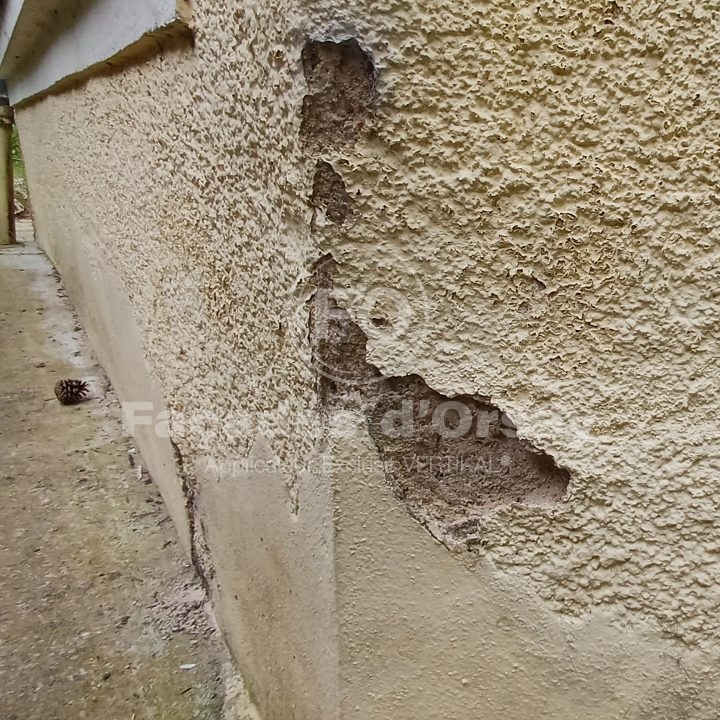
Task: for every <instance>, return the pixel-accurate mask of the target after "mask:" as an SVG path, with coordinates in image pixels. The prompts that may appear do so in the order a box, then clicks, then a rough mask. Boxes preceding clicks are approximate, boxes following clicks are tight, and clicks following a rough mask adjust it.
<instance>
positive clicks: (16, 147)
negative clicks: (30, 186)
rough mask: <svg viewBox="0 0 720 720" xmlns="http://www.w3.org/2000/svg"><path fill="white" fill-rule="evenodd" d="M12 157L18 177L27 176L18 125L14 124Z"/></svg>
mask: <svg viewBox="0 0 720 720" xmlns="http://www.w3.org/2000/svg"><path fill="white" fill-rule="evenodd" d="M12 159H13V173H14V175H15V176H16V177H23V178H24V177H25V162H24V161H23V156H22V150H21V149H20V138H19V137H18V131H17V127H15V126H14V125H13V131H12Z"/></svg>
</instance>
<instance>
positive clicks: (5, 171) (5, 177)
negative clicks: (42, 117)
mask: <svg viewBox="0 0 720 720" xmlns="http://www.w3.org/2000/svg"><path fill="white" fill-rule="evenodd" d="M12 131H13V109H12V108H11V107H10V100H9V98H8V93H7V85H6V83H5V81H4V80H0V245H9V244H12V243H14V242H15V187H14V184H13V158H12Z"/></svg>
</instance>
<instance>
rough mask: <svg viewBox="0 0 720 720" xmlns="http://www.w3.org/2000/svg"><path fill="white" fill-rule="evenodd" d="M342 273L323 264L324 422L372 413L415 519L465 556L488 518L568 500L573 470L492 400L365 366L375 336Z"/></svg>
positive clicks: (314, 322)
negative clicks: (336, 288) (342, 296)
mask: <svg viewBox="0 0 720 720" xmlns="http://www.w3.org/2000/svg"><path fill="white" fill-rule="evenodd" d="M335 269H336V264H335V263H334V261H332V260H331V259H329V258H328V256H325V257H324V258H323V259H322V260H321V261H319V262H318V263H317V264H316V267H315V283H316V294H315V296H314V298H313V300H312V301H311V304H310V328H309V338H310V343H311V348H312V355H313V363H314V366H315V369H316V372H317V383H318V387H317V391H318V396H319V400H320V403H321V407H322V409H323V414H324V419H325V422H326V423H332V419H333V413H335V412H336V411H342V410H355V411H360V412H362V413H363V414H364V415H365V417H366V419H367V422H368V429H369V433H370V436H371V438H372V440H373V442H374V444H375V446H376V448H377V451H378V455H379V456H380V458H381V460H382V462H383V467H384V469H385V477H386V480H387V481H388V483H389V485H390V487H391V488H392V491H393V494H394V495H395V497H396V498H397V499H398V500H400V501H402V502H403V503H404V504H405V507H406V508H407V510H408V512H409V514H410V515H411V516H412V517H413V518H415V519H416V520H417V521H418V522H420V523H421V524H422V525H423V526H424V527H425V528H426V529H428V530H429V531H430V532H431V533H432V534H433V536H435V537H436V538H437V539H438V540H440V541H441V542H443V544H445V545H446V547H448V548H450V549H453V550H457V549H461V550H462V549H471V548H473V547H477V546H478V545H479V544H480V543H481V539H480V538H481V536H482V519H483V517H485V516H486V515H487V514H488V513H489V512H491V511H493V510H495V509H497V508H500V507H507V506H510V505H513V504H517V503H519V504H522V505H526V506H535V507H543V506H544V507H547V506H552V505H555V504H557V503H560V502H562V501H563V500H564V498H565V496H566V494H567V490H568V485H569V482H570V475H569V473H568V472H567V471H566V470H564V469H563V468H560V467H558V465H557V464H556V463H555V460H554V459H553V458H552V457H551V456H550V455H548V454H547V453H546V452H544V451H543V450H540V449H538V448H536V447H534V446H533V445H532V444H530V443H529V442H527V441H526V440H523V439H521V438H519V437H518V434H517V429H516V427H515V425H514V424H513V422H512V421H511V420H510V418H508V417H507V415H505V413H503V411H502V410H501V409H500V408H499V407H497V406H496V405H494V404H493V403H492V402H490V400H489V398H483V397H480V396H471V395H459V396H454V397H449V396H445V395H442V394H441V393H438V392H436V391H435V390H433V389H432V388H431V387H429V386H428V385H427V383H426V382H425V381H424V380H423V379H422V378H421V377H420V376H419V375H410V376H407V377H384V376H383V375H382V374H381V373H380V371H379V370H378V368H376V367H375V366H374V365H372V364H370V363H369V362H368V361H367V337H366V336H365V334H364V333H363V331H362V329H361V328H360V327H359V326H358V325H357V323H355V322H354V321H353V319H352V318H351V316H350V314H349V313H348V312H347V311H346V310H344V309H343V308H341V307H340V306H339V305H338V304H337V302H336V301H335V300H334V298H333V296H332V290H333V276H334V273H335ZM318 298H322V301H319V300H318ZM328 368H332V369H333V372H332V373H329V372H327V370H328Z"/></svg>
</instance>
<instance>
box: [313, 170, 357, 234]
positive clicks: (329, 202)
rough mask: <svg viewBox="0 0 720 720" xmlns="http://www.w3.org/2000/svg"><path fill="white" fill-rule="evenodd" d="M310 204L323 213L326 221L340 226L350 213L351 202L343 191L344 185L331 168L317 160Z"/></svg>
mask: <svg viewBox="0 0 720 720" xmlns="http://www.w3.org/2000/svg"><path fill="white" fill-rule="evenodd" d="M310 204H311V205H312V206H313V207H314V208H316V209H322V210H324V211H325V215H326V217H327V218H328V220H330V221H332V222H334V223H337V224H338V225H341V224H342V223H343V222H345V219H346V218H347V217H348V215H350V214H351V213H352V206H353V201H352V198H351V197H350V195H348V192H347V190H346V189H345V183H344V182H343V180H342V178H341V177H340V175H339V174H338V173H337V172H335V170H334V169H333V166H332V165H331V164H330V163H328V162H325V161H324V160H318V162H317V165H316V166H315V178H314V180H313V190H312V195H311V197H310Z"/></svg>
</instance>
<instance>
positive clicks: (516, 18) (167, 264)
mask: <svg viewBox="0 0 720 720" xmlns="http://www.w3.org/2000/svg"><path fill="white" fill-rule="evenodd" d="M193 24H194V29H195V31H196V43H195V48H194V50H191V49H189V48H185V49H176V50H169V51H168V52H166V53H164V54H163V55H161V56H160V57H158V58H156V59H154V60H152V61H150V62H147V63H145V64H143V65H140V66H135V67H129V68H128V69H127V70H126V71H125V72H123V73H119V74H117V75H114V76H110V77H103V78H97V79H94V80H90V81H89V82H88V83H87V84H86V85H84V86H83V87H80V88H78V89H75V90H73V91H71V92H67V93H65V94H63V95H60V96H53V97H48V98H46V99H44V100H42V101H40V102H37V103H34V104H32V105H30V106H27V107H25V108H21V109H20V110H19V112H18V123H19V126H20V131H21V137H22V141H23V147H24V150H25V152H26V156H27V162H28V167H29V182H30V187H31V192H33V194H34V198H33V201H34V207H37V208H39V210H38V213H39V215H38V225H39V234H40V239H41V242H42V243H43V244H44V245H45V246H46V247H48V248H49V249H50V251H51V254H52V255H53V257H56V258H57V259H58V262H59V264H60V266H61V269H63V266H68V264H69V263H71V262H72V263H76V264H77V266H78V267H83V260H82V257H83V252H82V250H75V251H73V252H72V254H71V252H70V251H69V250H68V249H67V248H68V247H80V248H81V249H82V248H87V255H88V257H92V258H97V268H98V270H97V272H99V273H107V274H109V275H111V276H112V277H114V278H116V280H117V282H118V283H119V284H120V285H121V286H122V291H118V297H120V296H121V295H125V296H126V298H127V300H126V301H129V305H130V307H132V312H133V318H134V322H136V323H137V328H138V333H139V336H140V337H141V338H142V341H143V344H144V348H145V361H146V362H147V365H148V367H149V368H150V371H151V373H152V375H153V377H154V379H155V380H156V381H157V383H158V385H159V387H160V388H161V390H162V395H163V397H164V400H165V402H166V403H167V406H168V407H169V409H170V411H171V413H172V415H173V423H172V428H173V440H174V441H175V443H176V445H177V447H178V448H179V451H180V453H181V455H182V457H183V460H184V462H183V467H184V472H185V473H187V474H188V476H189V478H188V481H189V482H190V484H191V485H192V486H193V487H195V488H196V490H197V493H196V495H197V497H196V498H195V502H196V512H197V513H198V521H197V524H198V525H199V526H201V527H195V528H194V532H195V534H196V535H197V534H202V535H204V542H206V543H207V545H208V547H209V552H208V551H206V552H204V557H203V561H204V562H205V564H206V571H207V574H208V576H209V577H210V578H211V579H212V582H213V583H214V586H215V587H216V588H217V592H216V598H217V606H218V610H219V615H220V617H221V620H222V622H223V624H224V626H225V627H226V629H227V631H228V637H229V639H230V642H231V645H232V646H233V649H234V651H235V653H236V655H237V656H238V657H239V660H240V664H241V666H242V667H243V669H244V670H245V671H246V672H247V673H248V675H249V680H250V683H251V686H252V687H253V689H254V691H255V693H256V695H257V696H258V699H259V701H260V705H261V706H262V707H263V709H264V711H265V713H266V716H267V718H268V719H269V720H272V719H273V718H287V717H290V716H292V717H295V718H303V720H304V719H305V718H307V719H308V720H309V719H310V718H313V720H314V719H315V718H318V717H320V718H335V717H338V716H339V714H342V716H344V717H364V718H388V719H389V718H393V720H402V719H403V718H409V717H421V718H435V717H438V716H439V715H441V714H442V715H444V716H447V717H459V716H461V715H462V714H463V712H464V709H467V708H472V713H474V714H475V715H477V716H481V715H483V714H484V716H486V717H493V718H494V717H504V718H517V719H518V720H521V719H523V720H524V719H525V718H527V717H529V716H530V715H532V716H534V717H547V718H551V717H552V718H558V717H563V718H564V717H567V718H575V717H577V715H578V710H579V709H581V710H582V712H583V714H585V715H587V716H588V717H591V718H595V717H597V718H598V720H599V719H600V718H611V717H617V718H638V719H639V718H668V720H670V719H672V720H677V719H678V718H680V717H689V718H690V717H691V718H693V719H694V720H697V719H699V718H711V717H715V716H716V715H717V709H718V707H720V700H719V698H718V673H717V670H716V669H715V668H716V664H717V651H716V649H715V648H716V646H717V641H718V639H720V622H719V621H718V616H717V607H718V604H719V603H720V593H719V592H718V584H717V581H716V578H717V575H718V571H719V570H720V561H718V548H719V547H720V544H719V541H720V534H719V533H718V521H717V519H716V512H715V511H716V500H715V496H714V483H715V479H716V478H717V477H718V470H719V465H720V463H719V461H718V457H720V447H719V446H720V433H719V432H718V428H717V422H716V417H717V415H718V410H720V390H718V387H720V384H719V383H718V368H717V358H718V356H719V352H718V351H719V349H720V348H719V347H718V345H719V340H720V332H719V331H718V329H717V328H718V327H719V325H720V324H719V322H718V321H719V319H720V318H719V315H720V312H719V310H718V292H717V287H718V280H719V279H720V278H719V277H718V276H719V274H720V273H719V271H718V267H719V264H718V251H717V248H716V245H717V239H716V238H715V237H714V235H715V234H716V233H717V229H716V228H717V227H718V221H719V220H720V205H719V204H718V197H717V181H718V170H717V166H718V163H717V160H718V156H719V155H720V140H719V139H718V136H717V132H716V127H715V126H716V113H717V108H718V107H720V98H718V90H717V88H720V83H719V82H718V80H720V77H719V76H720V66H718V64H717V62H716V58H717V56H718V49H719V48H718V44H719V43H720V39H719V38H720V17H719V14H718V13H717V12H716V11H712V10H710V9H703V8H701V7H697V6H696V5H695V4H692V3H689V2H670V3H664V4H662V6H660V5H657V4H656V3H650V2H636V3H633V4H632V5H630V4H626V3H620V2H609V3H606V2H593V3H585V2H582V3H581V2H554V1H551V0H547V1H546V2H538V3H532V4H529V3H528V4H524V3H522V4H520V3H506V2H499V1H498V2H488V3H476V2H444V3H443V2H439V3H437V4H435V5H433V6H432V7H427V8H418V7H417V6H416V4H412V3H407V2H402V1H400V0H398V1H397V2H396V1H394V0H393V1H390V0H388V2H376V1H374V2H372V3H371V2H367V3H361V2H354V3H350V4H347V3H339V2H338V3H334V2H331V1H330V0H323V2H318V3H317V4H315V3H305V4H296V3H293V2H290V0H287V1H282V2H274V3H272V4H271V5H267V4H265V5H260V4H253V3H247V4H244V5H243V6H242V7H237V6H236V5H235V4H232V5H230V4H228V5H224V4H217V3H214V4H211V3H209V2H208V3H205V2H202V1H201V2H198V3H197V6H196V8H195V16H194V20H193ZM308 36H316V37H318V38H323V37H335V38H338V39H342V38H344V37H348V36H355V37H357V38H358V39H359V40H360V41H361V44H362V45H363V47H365V48H367V49H369V51H370V52H371V53H372V55H373V57H374V60H375V62H376V65H377V68H378V83H377V95H378V99H377V109H376V112H375V113H374V114H373V113H372V112H370V113H369V116H368V117H367V118H366V119H365V126H364V128H363V129H361V130H360V131H359V133H358V134H357V137H355V138H351V142H349V143H348V142H343V143H333V142H328V143H327V145H323V143H322V142H315V141H312V142H309V141H307V142H306V143H305V144H303V143H302V142H301V140H300V131H301V122H302V119H301V115H302V106H303V96H304V95H305V93H306V92H307V91H308V88H307V85H306V82H305V79H304V77H303V68H302V63H301V51H302V48H303V44H304V42H305V38H306V37H308ZM318 161H322V162H325V163H330V164H331V165H332V166H333V168H334V170H335V171H336V172H337V173H338V175H339V176H340V178H341V179H342V181H343V182H344V183H345V185H346V187H347V197H345V196H342V197H343V203H345V205H347V203H348V202H350V201H349V200H348V198H351V199H352V200H351V202H352V212H351V214H349V215H348V216H347V217H346V219H345V220H344V222H343V224H342V225H339V224H338V223H337V222H334V221H333V220H332V219H331V218H330V213H329V212H328V213H327V216H325V215H324V214H323V212H322V211H318V210H317V208H315V209H313V207H311V205H312V204H313V203H312V202H311V195H312V194H313V174H314V172H315V168H316V164H317V162H318ZM326 177H330V178H331V179H332V177H333V176H331V175H326ZM333 182H334V180H333ZM315 204H317V203H315ZM345 205H343V207H345ZM343 212H344V211H343ZM327 252H331V253H332V254H333V255H334V257H335V259H336V260H337V261H338V262H339V267H338V278H337V284H338V285H339V286H344V287H345V288H346V289H349V291H350V292H347V293H346V294H345V295H344V297H345V298H346V300H345V305H346V306H347V307H348V310H349V311H350V313H351V314H352V315H353V317H354V318H355V320H356V321H357V323H358V325H359V326H360V327H361V328H362V330H363V331H364V332H365V334H366V335H367V336H368V338H369V341H368V358H369V360H370V362H372V363H373V365H375V366H376V367H378V368H380V369H381V370H382V371H384V372H386V373H388V374H389V375H393V376H404V375H409V374H413V373H417V374H419V375H420V376H422V378H423V379H424V380H425V382H426V383H427V384H428V385H429V386H430V387H432V388H433V389H434V390H436V391H438V392H441V393H444V394H445V395H448V396H453V395H457V394H477V395H480V396H484V397H490V398H492V402H493V403H495V404H497V405H498V406H499V407H500V408H502V409H503V410H504V411H506V412H508V413H509V414H510V416H511V417H512V419H513V420H514V422H515V423H516V424H517V427H518V431H519V433H520V435H521V436H522V437H524V438H527V439H528V440H529V441H531V442H532V443H533V444H534V445H535V446H536V447H538V448H542V449H544V450H545V451H547V452H548V453H550V454H551V455H552V456H553V457H554V458H555V459H556V461H557V462H558V463H559V464H560V465H561V466H562V467H563V468H566V469H567V470H568V471H569V472H570V475H571V481H570V486H569V492H568V496H567V498H566V500H565V501H564V502H561V503H558V504H555V505H552V506H549V507H543V508H538V507H532V506H528V505H526V504H523V503H508V504H507V505H505V506H503V507H501V508H499V509H495V510H494V511H493V512H490V513H485V514H483V515H481V516H480V518H479V519H480V524H481V528H480V535H481V542H480V543H478V544H476V545H473V548H472V551H471V552H459V553H458V552H455V553H454V552H450V551H449V550H448V549H446V548H445V547H444V546H443V545H441V544H439V543H437V542H436V541H435V539H434V538H433V537H431V535H430V534H429V533H428V532H426V530H425V528H423V527H422V526H421V525H420V524H418V523H417V522H415V521H414V520H413V519H412V518H411V517H410V516H409V515H408V513H407V512H406V511H405V509H404V508H403V507H402V504H401V503H399V502H398V501H397V500H396V499H395V498H394V497H393V495H392V494H391V493H390V492H389V490H388V486H387V483H386V482H385V481H384V480H383V478H382V476H381V474H379V471H378V470H377V468H376V467H375V466H374V465H373V463H372V462H370V463H368V464H367V465H366V464H363V463H362V462H361V461H362V460H363V459H365V460H373V458H375V459H376V458H377V453H376V450H374V449H373V445H372V442H371V440H370V438H369V436H368V432H367V429H366V426H365V425H364V424H363V423H361V422H358V423H356V424H354V425H352V427H351V428H350V430H349V431H348V432H347V433H346V434H345V436H344V437H343V438H342V439H341V440H334V439H333V440H331V439H328V437H327V436H323V434H322V433H323V431H322V428H321V426H320V423H319V422H318V420H317V413H316V409H317V396H316V392H315V382H316V379H315V376H314V373H313V371H312V370H311V369H310V367H309V362H308V358H309V355H310V348H309V344H308V337H307V336H308V325H307V306H306V304H305V301H306V300H307V299H308V298H309V295H310V290H307V289H306V287H307V283H308V279H309V278H310V275H311V271H310V267H311V266H312V264H313V263H314V262H315V261H316V260H317V259H318V258H319V257H321V256H322V255H323V254H324V253H327ZM93 262H94V261H93ZM77 275H78V280H77V282H76V283H75V284H74V285H75V296H76V298H77V302H78V304H79V305H80V308H81V310H83V307H85V308H86V309H85V312H86V313H89V310H88V308H90V306H91V305H92V303H93V302H95V301H96V298H95V296H85V297H84V296H83V295H82V293H83V292H84V291H83V290H82V287H83V280H82V272H79V273H77ZM368 287H369V288H388V287H389V288H395V289H397V290H398V291H399V292H400V293H401V294H402V297H403V298H404V300H405V301H406V302H407V304H408V306H409V307H410V308H411V309H412V310H413V313H414V314H413V315H412V318H411V322H410V324H409V326H408V327H407V328H406V329H404V330H403V331H402V332H393V331H391V330H387V329H383V326H380V327H378V326H377V325H376V324H374V323H373V321H372V320H371V318H370V314H369V313H368V308H367V307H366V306H365V305H363V298H364V297H365V296H366V295H367V289H368ZM298 288H300V289H298ZM353 290H355V291H357V292H352V291H353ZM105 302H110V301H108V300H106V301H105ZM107 362H108V363H110V364H112V359H111V358H109V359H108V360H107ZM115 373H116V374H117V375H118V376H123V374H125V375H127V373H128V370H127V368H126V367H124V366H123V365H121V364H119V363H116V367H115ZM111 375H112V372H111ZM188 414H190V415H192V418H193V419H194V420H193V422H184V419H185V418H186V417H187V415H188ZM350 415H351V417H355V416H354V415H353V413H352V412H351V413H350ZM356 419H358V418H356ZM249 420H250V421H251V422H252V423H253V424H254V427H253V428H249V427H247V425H248V421H249ZM248 457H252V458H255V459H261V460H262V459H268V458H275V459H276V461H277V464H278V466H279V468H280V469H279V471H278V472H273V473H268V472H247V473H244V472H240V473H236V474H235V476H234V477H229V476H228V473H227V472H223V467H224V468H227V463H228V462H231V461H233V460H236V461H238V462H241V461H243V460H244V459H246V458H248ZM318 457H320V458H323V457H324V458H325V459H327V458H332V457H338V458H340V459H342V458H345V461H346V467H347V468H350V469H348V470H347V472H344V473H343V472H341V471H339V470H338V467H342V465H335V466H331V467H329V469H328V465H327V463H325V464H323V463H317V462H314V463H310V469H307V463H308V461H309V460H312V459H317V458H318ZM218 463H225V465H224V466H220V469H218ZM353 463H355V464H353ZM357 463H360V465H357ZM357 467H361V470H357ZM368 467H369V468H370V469H367V468H368ZM372 468H375V469H372ZM290 708H292V710H290ZM472 713H471V714H472Z"/></svg>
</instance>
